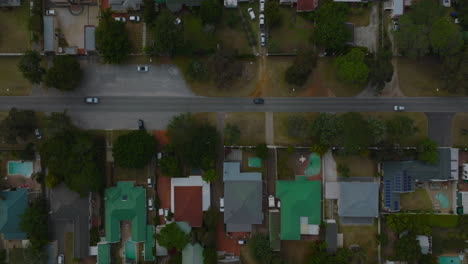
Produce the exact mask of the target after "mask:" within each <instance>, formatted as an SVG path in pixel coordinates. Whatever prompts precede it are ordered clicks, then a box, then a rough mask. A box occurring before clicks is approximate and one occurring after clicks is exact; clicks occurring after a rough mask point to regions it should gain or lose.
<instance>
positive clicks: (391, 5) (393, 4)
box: [384, 0, 412, 19]
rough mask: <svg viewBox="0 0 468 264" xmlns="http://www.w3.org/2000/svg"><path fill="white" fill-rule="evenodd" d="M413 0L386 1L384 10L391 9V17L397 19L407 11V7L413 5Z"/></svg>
mask: <svg viewBox="0 0 468 264" xmlns="http://www.w3.org/2000/svg"><path fill="white" fill-rule="evenodd" d="M411 1H412V0H389V1H385V2H384V10H387V11H390V17H391V18H393V19H396V18H398V17H400V16H402V15H403V14H404V13H405V7H407V6H410V5H411Z"/></svg>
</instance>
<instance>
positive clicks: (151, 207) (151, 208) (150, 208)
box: [148, 198, 154, 211]
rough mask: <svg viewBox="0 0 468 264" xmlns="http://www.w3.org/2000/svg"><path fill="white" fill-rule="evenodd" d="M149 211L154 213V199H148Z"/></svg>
mask: <svg viewBox="0 0 468 264" xmlns="http://www.w3.org/2000/svg"><path fill="white" fill-rule="evenodd" d="M148 210H150V211H153V210H154V207H153V198H149V199H148Z"/></svg>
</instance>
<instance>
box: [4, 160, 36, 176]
mask: <svg viewBox="0 0 468 264" xmlns="http://www.w3.org/2000/svg"><path fill="white" fill-rule="evenodd" d="M32 174H33V163H32V162H31V161H24V162H21V161H8V175H23V176H25V177H31V175H32Z"/></svg>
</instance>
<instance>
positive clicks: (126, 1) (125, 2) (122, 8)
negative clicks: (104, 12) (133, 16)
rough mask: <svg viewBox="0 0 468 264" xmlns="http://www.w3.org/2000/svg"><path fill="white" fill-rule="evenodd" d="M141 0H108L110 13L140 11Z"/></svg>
mask: <svg viewBox="0 0 468 264" xmlns="http://www.w3.org/2000/svg"><path fill="white" fill-rule="evenodd" d="M141 4H142V0H109V6H110V9H111V10H112V11H116V12H127V11H128V10H140V8H141Z"/></svg>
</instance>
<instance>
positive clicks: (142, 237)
mask: <svg viewBox="0 0 468 264" xmlns="http://www.w3.org/2000/svg"><path fill="white" fill-rule="evenodd" d="M105 203H106V240H107V241H108V242H110V243H114V242H118V241H120V221H123V220H128V221H131V223H132V237H131V240H132V241H134V242H143V241H146V232H147V230H146V190H145V188H143V187H136V186H135V182H118V183H117V186H116V187H111V188H107V189H106V193H105Z"/></svg>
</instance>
